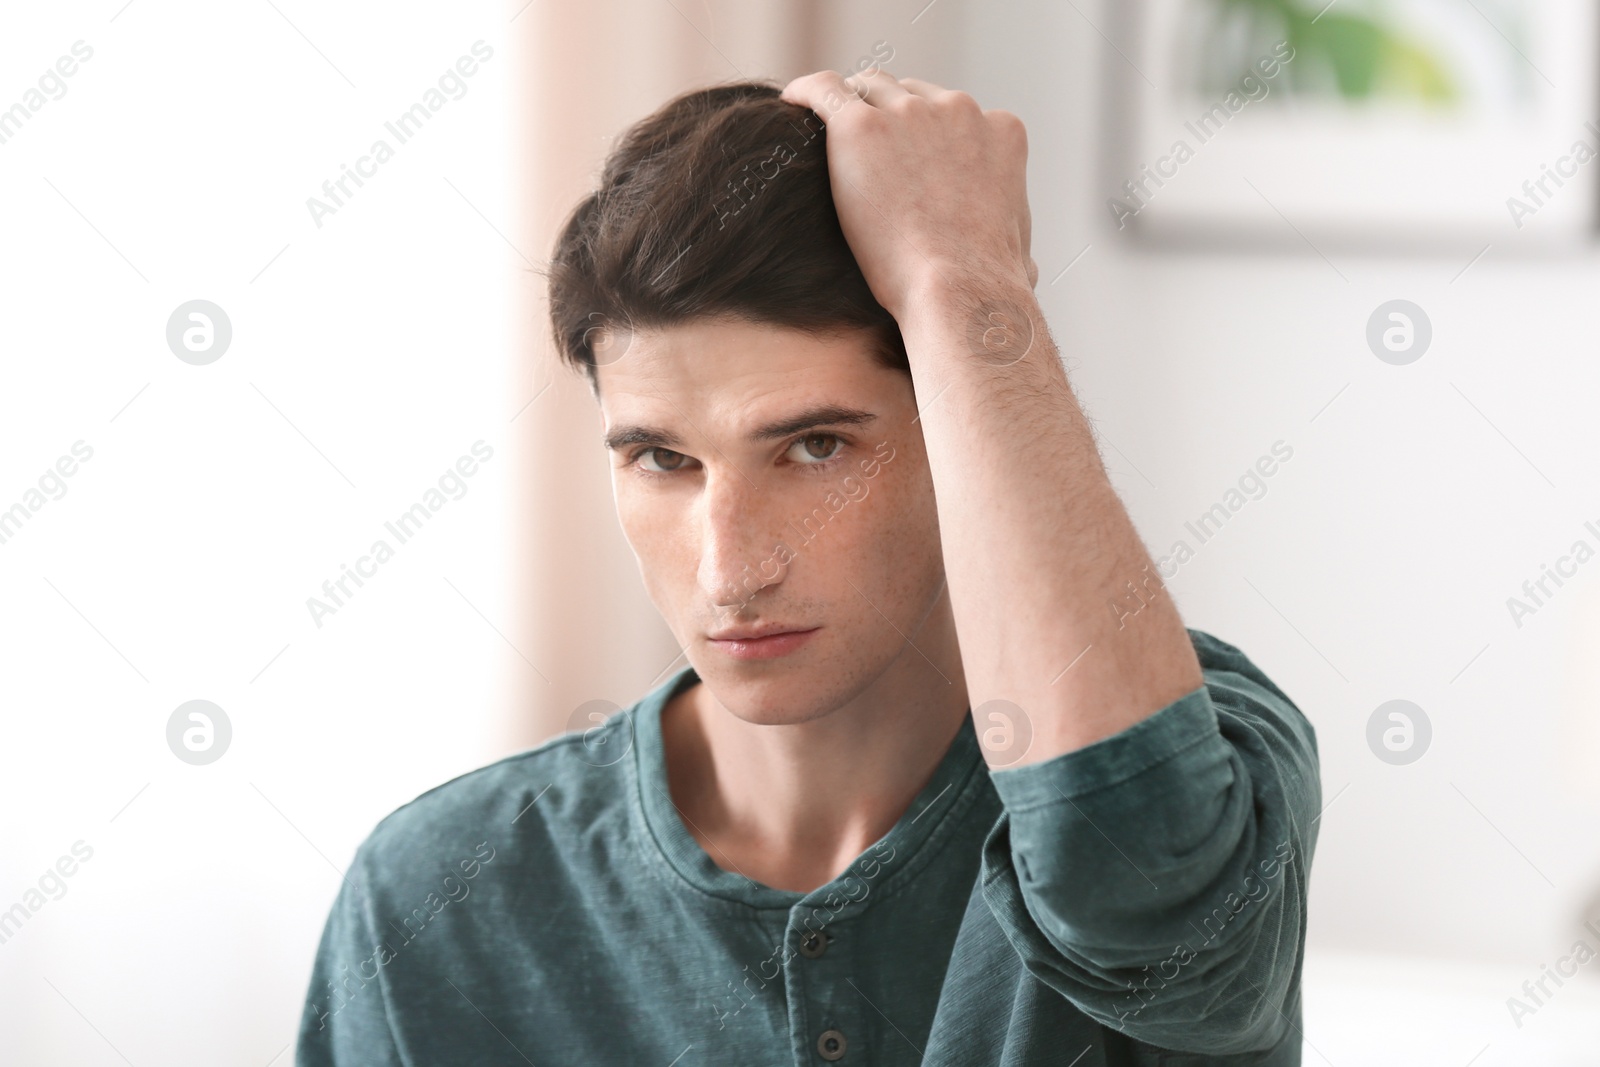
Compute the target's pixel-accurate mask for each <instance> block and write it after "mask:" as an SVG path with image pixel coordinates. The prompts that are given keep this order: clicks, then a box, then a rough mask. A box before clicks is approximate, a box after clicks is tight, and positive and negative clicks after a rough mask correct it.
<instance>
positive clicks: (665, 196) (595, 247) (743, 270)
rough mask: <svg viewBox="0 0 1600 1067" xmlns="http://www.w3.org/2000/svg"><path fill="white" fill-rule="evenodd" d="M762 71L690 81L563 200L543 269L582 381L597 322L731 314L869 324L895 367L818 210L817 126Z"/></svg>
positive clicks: (869, 299)
mask: <svg viewBox="0 0 1600 1067" xmlns="http://www.w3.org/2000/svg"><path fill="white" fill-rule="evenodd" d="M780 91H781V87H780V86H778V85H777V84H775V83H772V82H768V81H739V82H732V83H727V84H723V85H717V86H712V87H709V88H704V89H696V90H693V91H690V92H686V93H683V94H682V95H680V96H678V97H676V98H674V99H672V100H670V101H669V102H667V103H666V104H665V105H663V106H662V107H661V108H659V109H658V110H657V111H656V112H655V113H654V114H652V115H649V116H648V117H646V118H644V119H643V120H641V121H639V122H638V123H636V124H634V126H632V127H631V128H630V129H629V130H627V131H626V133H625V134H624V135H623V136H622V138H621V139H620V140H619V141H618V143H617V145H616V147H615V148H614V149H613V150H612V152H611V154H610V156H609V157H608V158H607V159H606V161H605V165H604V167H603V169H602V171H601V175H600V185H599V188H597V189H596V190H595V191H594V192H593V193H591V194H589V195H588V196H587V197H585V198H584V199H583V200H582V201H581V202H579V204H578V205H577V206H576V207H575V208H574V209H573V211H572V213H571V215H569V216H568V218H567V221H566V223H565V224H564V225H563V226H562V229H561V235H560V237H559V238H558V239H557V241H556V246H555V252H554V254H553V255H552V257H551V261H550V265H549V269H548V272H547V276H548V282H549V299H550V318H551V325H552V327H553V329H554V333H555V341H556V348H557V351H558V352H559V354H560V356H561V359H562V360H563V362H565V363H566V364H567V365H569V366H571V367H572V368H573V369H575V370H577V369H581V370H583V371H584V372H585V373H586V374H587V375H588V377H589V381H590V385H591V387H593V388H594V389H596V391H598V387H599V386H598V378H597V376H596V371H595V351H594V347H593V344H592V340H593V339H595V338H596V329H597V327H608V328H610V327H620V328H622V329H624V330H631V329H638V328H659V327H665V326H671V325H674V324H676V323H680V322H684V321H687V320H691V319H696V318H703V317H711V316H719V315H732V316H736V317H739V318H743V319H745V320H747V321H751V322H756V323H761V324H764V325H771V326H781V327H789V328H793V329H799V330H803V331H806V332H808V333H812V334H816V335H827V334H831V333H836V332H838V331H840V330H841V329H849V328H863V329H870V330H872V331H873V335H872V336H873V337H874V340H875V342H876V343H875V345H874V350H875V355H876V356H877V358H878V359H879V360H880V361H881V362H882V363H883V364H884V365H886V366H889V367H894V368H898V369H900V370H904V371H906V372H907V373H908V374H909V373H910V366H909V363H908V362H907V359H906V351H905V342H904V340H903V339H902V338H901V335H900V328H899V326H898V325H897V324H896V323H895V320H894V317H893V316H892V315H890V314H889V312H888V311H886V310H885V309H884V308H883V306H882V305H880V304H879V303H878V302H877V300H876V299H875V298H874V297H873V295H872V290H871V289H870V288H868V286H867V281H866V278H865V277H863V275H862V273H861V268H860V267H859V266H858V265H857V263H856V260H855V257H854V255H852V254H851V252H850V246H849V245H848V244H847V243H846V241H845V238H844V233H843V231H842V230H840V228H839V217H838V214H837V213H836V211H835V210H834V206H833V194H832V191H831V189H830V186H829V178H828V163H827V152H826V138H825V135H824V134H825V127H824V126H823V123H822V120H821V119H820V118H818V117H817V115H816V114H815V113H814V112H813V111H812V110H811V109H810V108H808V107H805V106H803V105H800V104H791V103H789V102H788V101H785V100H782V99H780V98H779V95H778V94H779V92H780Z"/></svg>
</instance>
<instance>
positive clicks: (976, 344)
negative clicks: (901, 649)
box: [900, 272, 1202, 766]
mask: <svg viewBox="0 0 1600 1067" xmlns="http://www.w3.org/2000/svg"><path fill="white" fill-rule="evenodd" d="M900 325H901V332H902V335H903V336H904V338H905V343H906V350H907V354H908V356H909V359H910V363H911V372H912V379H913V381H914V383H915V387H916V392H917V404H918V407H919V409H920V410H921V415H920V419H921V422H922V433H923V438H924V440H925V442H926V445H927V451H928V462H929V466H930V468H931V471H932V477H933V484H934V492H935V495H936V497H937V500H938V515H939V530H940V538H941V540H942V543H943V549H944V560H945V572H946V575H947V579H948V582H949V590H950V600H951V604H952V607H953V610H954V614H955V625H956V633H957V636H958V638H959V641H960V645H961V660H962V667H963V669H964V671H965V673H966V682H967V691H968V695H969V697H970V699H971V701H972V705H973V707H974V708H975V709H976V708H978V707H979V706H981V705H982V704H983V703H984V702H986V701H989V700H994V699H1004V700H1008V701H1011V702H1012V703H1014V704H1016V705H1017V706H1019V707H1020V708H1021V709H1022V710H1023V712H1024V713H1025V714H1026V715H1027V718H1028V724H1029V726H1030V727H1031V729H1032V733H1033V739H1032V742H1031V745H1030V747H1029V748H1028V750H1027V752H1026V754H1025V755H1024V756H1022V757H1021V758H1020V759H1007V761H1006V763H1007V765H1011V766H1021V765H1024V764H1028V763H1034V762H1038V761H1041V760H1045V759H1049V758H1050V757H1052V756H1056V755H1059V754H1061V753H1063V752H1069V751H1072V750H1074V749H1078V748H1082V747H1083V746H1085V745H1087V744H1090V743H1091V742H1094V741H1097V740H1099V739H1101V738H1104V737H1109V736H1111V735H1112V734H1115V733H1117V732H1119V731H1121V730H1123V729H1125V728H1126V727H1128V726H1131V725H1133V724H1134V723H1135V722H1138V721H1139V720H1141V719H1143V718H1146V717H1147V716H1149V715H1152V714H1154V713H1155V712H1157V711H1159V710H1161V709H1162V708H1164V707H1166V706H1167V705H1168V704H1170V703H1172V702H1173V701H1175V700H1177V699H1178V698H1179V697H1181V696H1183V695H1184V694H1185V693H1188V692H1190V691H1192V690H1194V689H1196V688H1198V687H1199V686H1200V685H1201V684H1202V676H1201V672H1200V664H1199V661H1198V659H1197V658H1196V656H1195V653H1194V648H1193V646H1192V644H1191V643H1190V640H1189V636H1188V634H1187V633H1186V632H1185V629H1184V625H1183V621H1182V619H1181V618H1180V616H1179V614H1178V610H1177V607H1176V605H1174V604H1173V602H1172V598H1171V596H1169V595H1167V594H1166V593H1165V592H1164V591H1163V590H1162V589H1161V584H1160V579H1159V577H1157V576H1156V572H1155V568H1154V565H1153V564H1152V562H1151V559H1150V556H1149V553H1148V552H1147V551H1146V549H1145V547H1144V544H1143V542H1142V541H1141V540H1140V539H1139V536H1138V533H1137V531H1136V530H1135V529H1134V527H1133V523H1132V521H1131V520H1130V519H1129V517H1128V513H1127V511H1126V509H1124V507H1123V506H1122V502H1121V500H1119V499H1118V497H1117V495H1116V492H1115V490H1114V489H1113V487H1112V485H1111V482H1110V480H1109V479H1108V478H1107V476H1106V472H1105V468H1104V466H1103V465H1102V463H1101V461H1100V455H1099V452H1098V449H1097V448H1096V445H1095V441H1094V435H1093V433H1092V431H1091V428H1090V426H1089V422H1088V419H1087V418H1086V417H1085V415H1084V414H1083V411H1082V409H1081V408H1080V407H1079V405H1078V402H1077V399H1076V397H1075V396H1074V395H1073V393H1072V389H1071V386H1070V384H1069V383H1068V380H1067V375H1066V371H1065V369H1064V368H1063V367H1062V365H1061V362H1060V358H1059V356H1058V354H1057V351H1056V347H1055V345H1054V343H1053V342H1052V341H1051V339H1050V336H1049V333H1048V331H1047V330H1046V329H1045V324H1044V317H1043V314H1042V313H1041V312H1040V310H1039V305H1038V303H1037V301H1036V300H1035V298H1034V295H1033V293H1032V291H1031V290H1028V289H1024V288H1022V287H1021V286H1020V285H1018V284H1015V283H1014V282H1012V281H1010V280H1007V281H1003V282H995V281H990V280H984V281H976V282H968V281H962V280H957V281H950V280H948V272H947V278H944V279H939V280H938V281H937V282H934V283H930V284H928V285H925V286H923V287H922V288H921V289H920V290H919V291H918V292H917V294H916V297H915V298H914V299H913V300H912V301H911V302H910V303H909V304H908V306H907V307H906V309H905V313H904V314H903V316H902V318H901V323H900ZM1130 583H1132V584H1131V585H1130ZM1141 601H1142V605H1141ZM1119 605H1120V606H1121V607H1120V608H1119ZM978 726H979V728H980V731H981V730H982V728H983V726H984V724H983V723H979V724H978Z"/></svg>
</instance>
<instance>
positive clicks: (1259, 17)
mask: <svg viewBox="0 0 1600 1067" xmlns="http://www.w3.org/2000/svg"><path fill="white" fill-rule="evenodd" d="M1204 6H1205V7H1207V8H1209V12H1208V13H1207V17H1205V18H1204V19H1203V25H1204V27H1205V28H1204V29H1203V30H1202V39H1201V40H1199V41H1197V42H1196V43H1197V45H1198V46H1199V49H1198V50H1199V52H1200V54H1201V55H1202V56H1206V57H1208V58H1210V59H1214V60H1221V59H1222V58H1223V57H1224V56H1230V55H1231V54H1233V53H1234V52H1235V49H1233V48H1230V47H1229V46H1230V44H1234V43H1236V42H1238V41H1239V40H1240V37H1241V31H1242V33H1243V36H1244V37H1245V38H1247V39H1249V40H1251V41H1261V40H1273V41H1284V40H1286V41H1288V42H1289V45H1290V47H1292V48H1293V49H1294V54H1295V56H1296V59H1295V62H1294V64H1293V65H1292V66H1291V67H1290V68H1288V71H1287V73H1288V75H1289V77H1290V82H1291V85H1292V87H1293V88H1294V89H1296V90H1297V91H1301V92H1308V91H1309V92H1317V91H1322V92H1328V91H1334V90H1336V91H1337V94H1338V95H1339V96H1340V97H1341V98H1343V99H1345V100H1350V101H1366V100H1373V99H1377V98H1383V97H1387V98H1400V99H1407V100H1412V101H1419V102H1422V103H1425V104H1430V105H1438V106H1454V105H1456V104H1459V103H1460V101H1461V99H1462V90H1461V85H1460V82H1459V80H1458V79H1457V77H1456V76H1455V75H1454V74H1453V73H1452V71H1451V70H1450V69H1449V66H1448V65H1447V63H1446V61H1445V60H1444V58H1443V57H1442V56H1441V55H1439V54H1438V53H1437V52H1436V51H1435V50H1434V49H1432V48H1430V47H1429V46H1428V44H1427V43H1426V42H1424V41H1420V40H1416V39H1414V38H1412V37H1409V36H1407V35H1406V34H1405V33H1403V32H1402V31H1400V30H1399V29H1397V28H1396V27H1395V26H1394V25H1393V22H1392V20H1389V19H1385V18H1384V12H1385V9H1386V8H1392V5H1386V4H1383V3H1369V4H1367V5H1365V8H1366V10H1367V11H1368V12H1370V13H1367V14H1364V13H1355V12H1349V11H1341V10H1339V9H1338V8H1337V7H1326V8H1324V7H1322V5H1321V3H1320V0H1319V3H1318V5H1317V6H1316V7H1311V8H1309V9H1308V7H1307V6H1306V5H1305V4H1303V3H1300V2H1297V0H1207V2H1206V3H1205V5H1204ZM1224 65H1225V66H1226V67H1227V69H1228V70H1229V71H1234V70H1236V69H1237V64H1236V63H1232V62H1227V63H1225V64H1216V65H1213V64H1212V63H1206V64H1205V66H1206V67H1207V68H1208V69H1207V72H1206V73H1204V74H1203V75H1202V79H1201V80H1202V82H1203V84H1202V85H1201V88H1203V89H1207V90H1211V89H1220V88H1226V87H1227V85H1228V83H1229V82H1230V81H1231V80H1233V78H1235V77H1237V75H1236V74H1228V75H1224V74H1223V70H1222V67H1223V66H1224ZM1329 72H1331V74H1332V82H1331V84H1329V83H1328V78H1327V74H1328V73H1329ZM1318 73H1320V74H1321V75H1322V76H1321V77H1320V78H1317V79H1316V80H1312V79H1313V78H1314V77H1315V75H1316V74H1318Z"/></svg>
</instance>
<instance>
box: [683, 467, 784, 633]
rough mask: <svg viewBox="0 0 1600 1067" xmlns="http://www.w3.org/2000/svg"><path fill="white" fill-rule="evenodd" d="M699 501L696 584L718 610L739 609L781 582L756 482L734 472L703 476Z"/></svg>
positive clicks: (767, 508)
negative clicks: (698, 545)
mask: <svg viewBox="0 0 1600 1067" xmlns="http://www.w3.org/2000/svg"><path fill="white" fill-rule="evenodd" d="M702 505H703V506H702V508H701V516H700V522H701V536H700V582H701V585H702V587H703V588H704V590H705V592H706V594H707V595H708V596H710V597H711V598H712V602H713V603H714V604H716V606H717V607H718V608H722V609H726V610H733V609H737V608H740V607H743V606H744V605H746V604H748V603H750V601H751V600H752V599H753V598H754V597H755V596H756V595H757V594H758V593H760V592H761V591H762V590H763V589H766V588H767V587H769V586H772V585H776V584H777V583H778V582H780V581H782V580H783V575H784V573H785V571H786V570H787V568H786V567H784V566H782V565H781V564H780V562H779V555H778V541H779V539H780V538H779V534H778V532H777V528H776V526H775V524H774V522H775V520H774V517H773V514H772V510H771V502H770V501H769V500H768V498H767V494H766V493H765V492H764V491H763V490H762V489H761V487H760V486H758V485H755V484H752V482H751V481H750V480H749V479H748V478H746V477H745V476H744V475H743V474H741V473H740V472H738V471H733V470H730V471H727V472H718V473H716V474H712V475H710V476H709V477H708V478H707V480H706V488H705V498H704V500H703V502H702Z"/></svg>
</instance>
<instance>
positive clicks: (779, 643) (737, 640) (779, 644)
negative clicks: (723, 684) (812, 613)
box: [707, 626, 821, 659]
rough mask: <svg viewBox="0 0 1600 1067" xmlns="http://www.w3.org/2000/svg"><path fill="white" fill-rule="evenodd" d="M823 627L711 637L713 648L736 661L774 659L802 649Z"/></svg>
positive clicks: (756, 631) (775, 629)
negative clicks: (749, 635)
mask: <svg viewBox="0 0 1600 1067" xmlns="http://www.w3.org/2000/svg"><path fill="white" fill-rule="evenodd" d="M819 629H821V627H817V626H813V627H811V628H810V629H807V630H783V629H779V628H777V627H771V628H757V629H756V630H754V632H755V633H757V634H759V635H760V636H756V637H737V636H736V637H709V638H707V640H709V641H710V642H711V645H712V647H714V648H716V649H718V650H720V651H722V652H726V653H727V654H728V655H729V656H732V657H733V658H734V659H773V658H775V657H777V656H784V655H787V654H789V653H790V652H793V651H795V650H796V649H798V648H800V647H801V646H802V645H804V644H806V642H808V641H810V640H811V637H812V635H813V634H815V633H816V632H817V631H818V630H819ZM750 632H752V631H750V630H745V631H738V630H734V631H725V633H734V634H739V633H750Z"/></svg>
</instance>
